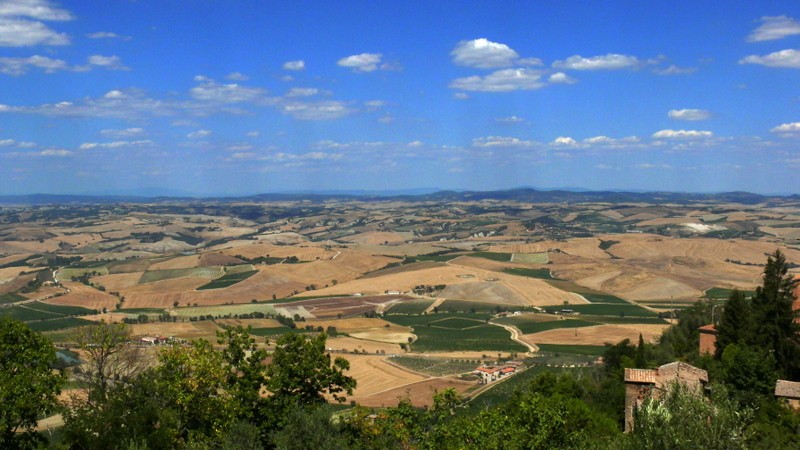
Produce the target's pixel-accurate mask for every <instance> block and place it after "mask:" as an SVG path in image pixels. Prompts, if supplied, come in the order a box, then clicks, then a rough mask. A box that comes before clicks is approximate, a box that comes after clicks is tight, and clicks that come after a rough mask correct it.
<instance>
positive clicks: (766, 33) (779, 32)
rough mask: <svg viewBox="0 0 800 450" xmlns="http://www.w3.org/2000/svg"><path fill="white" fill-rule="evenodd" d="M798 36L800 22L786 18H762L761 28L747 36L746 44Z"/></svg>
mask: <svg viewBox="0 0 800 450" xmlns="http://www.w3.org/2000/svg"><path fill="white" fill-rule="evenodd" d="M795 34H800V22H798V21H796V20H794V19H792V18H791V17H787V16H764V17H762V18H761V26H760V27H758V28H756V29H755V30H753V32H752V33H750V35H748V36H747V42H761V41H774V40H776V39H783V38H785V37H787V36H792V35H795Z"/></svg>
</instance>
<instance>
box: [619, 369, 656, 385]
mask: <svg viewBox="0 0 800 450" xmlns="http://www.w3.org/2000/svg"><path fill="white" fill-rule="evenodd" d="M656 378H658V371H657V370H655V369H625V382H626V383H652V384H655V382H656Z"/></svg>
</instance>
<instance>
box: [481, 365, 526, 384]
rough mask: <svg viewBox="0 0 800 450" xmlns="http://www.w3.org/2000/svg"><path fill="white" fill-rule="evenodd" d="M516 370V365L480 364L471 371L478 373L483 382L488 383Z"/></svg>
mask: <svg viewBox="0 0 800 450" xmlns="http://www.w3.org/2000/svg"><path fill="white" fill-rule="evenodd" d="M516 372H517V367H516V365H511V364H506V365H503V366H480V367H478V368H477V369H475V370H474V371H473V372H472V373H474V374H477V375H480V377H481V382H482V383H483V384H489V383H492V382H494V381H497V380H499V379H501V378H504V377H507V376H509V375H513V374H514V373H516Z"/></svg>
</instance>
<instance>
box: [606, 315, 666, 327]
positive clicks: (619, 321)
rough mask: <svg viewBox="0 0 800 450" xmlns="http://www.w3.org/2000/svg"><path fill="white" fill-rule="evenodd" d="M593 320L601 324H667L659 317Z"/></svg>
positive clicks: (611, 317)
mask: <svg viewBox="0 0 800 450" xmlns="http://www.w3.org/2000/svg"><path fill="white" fill-rule="evenodd" d="M592 320H594V321H596V322H598V323H601V324H610V325H616V324H637V323H641V324H654V325H664V324H666V323H667V321H666V320H664V319H659V318H658V317H619V316H595V317H592Z"/></svg>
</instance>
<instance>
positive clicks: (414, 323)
mask: <svg viewBox="0 0 800 450" xmlns="http://www.w3.org/2000/svg"><path fill="white" fill-rule="evenodd" d="M451 317H461V318H466V319H477V320H481V321H486V320H488V319H489V318H491V317H492V316H491V315H490V314H480V313H477V314H471V313H438V314H426V315H414V316H403V315H399V314H398V315H390V316H388V317H386V318H385V319H386V320H388V321H389V322H392V323H396V324H398V325H403V326H406V327H420V326H424V325H427V324H429V323H431V322H436V321H438V320H442V319H446V318H451Z"/></svg>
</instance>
